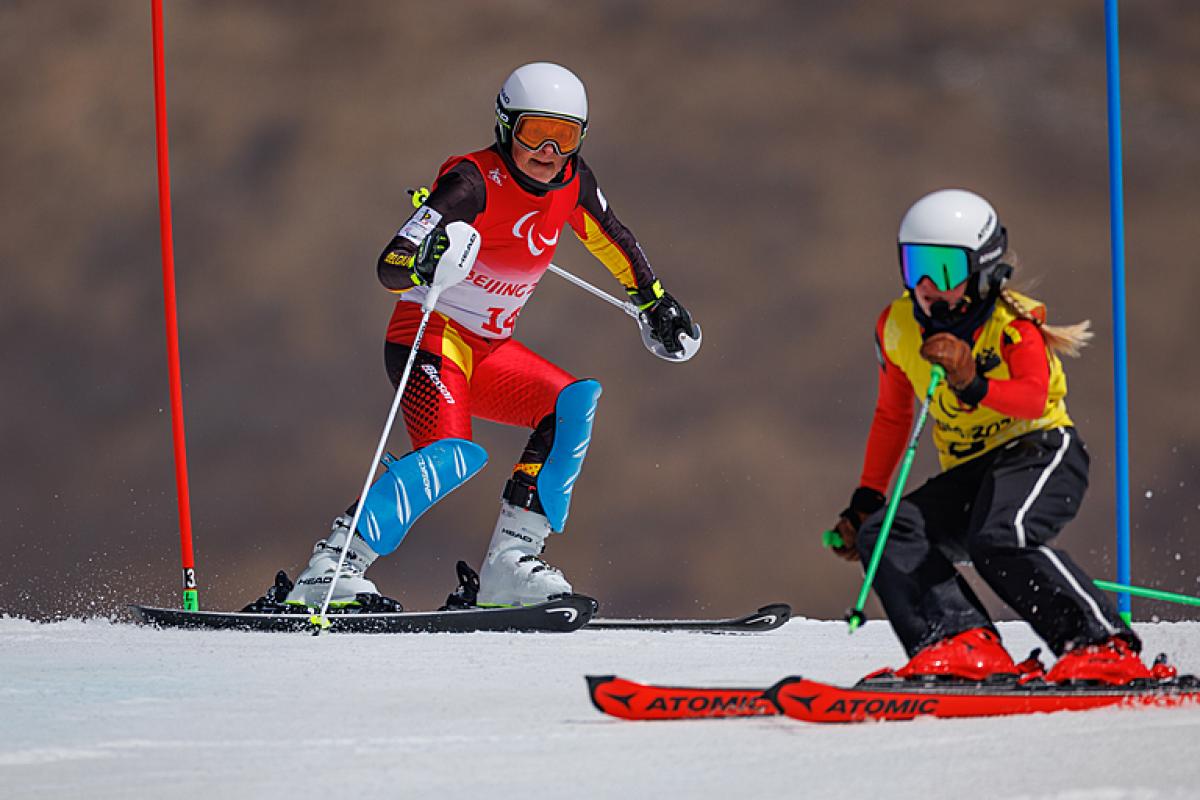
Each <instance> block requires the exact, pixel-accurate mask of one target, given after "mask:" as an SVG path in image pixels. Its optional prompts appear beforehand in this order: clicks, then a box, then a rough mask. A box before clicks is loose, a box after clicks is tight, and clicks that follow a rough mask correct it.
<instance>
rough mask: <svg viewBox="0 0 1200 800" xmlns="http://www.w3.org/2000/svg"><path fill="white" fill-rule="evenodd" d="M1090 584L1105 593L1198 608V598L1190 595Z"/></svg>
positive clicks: (1110, 583)
mask: <svg viewBox="0 0 1200 800" xmlns="http://www.w3.org/2000/svg"><path fill="white" fill-rule="evenodd" d="M1092 583H1094V584H1096V586H1097V588H1100V589H1103V590H1104V591H1106V592H1124V593H1126V594H1132V595H1136V596H1138V597H1148V598H1150V599H1151V600H1163V601H1165V602H1167V603H1179V604H1180V605H1183V606H1200V597H1192V596H1191V595H1186V594H1175V592H1164V591H1162V590H1161V589H1146V588H1144V587H1142V586H1130V585H1128V584H1125V583H1113V582H1112V581H1092Z"/></svg>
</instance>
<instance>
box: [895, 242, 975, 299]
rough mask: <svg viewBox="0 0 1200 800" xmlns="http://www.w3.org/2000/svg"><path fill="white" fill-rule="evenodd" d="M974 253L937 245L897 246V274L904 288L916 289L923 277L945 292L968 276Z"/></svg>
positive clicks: (964, 249) (961, 248) (959, 248)
mask: <svg viewBox="0 0 1200 800" xmlns="http://www.w3.org/2000/svg"><path fill="white" fill-rule="evenodd" d="M974 255H975V254H974V253H973V252H971V251H970V250H967V249H966V248H963V247H947V246H946V245H940V244H902V245H900V274H901V276H902V277H903V278H904V286H905V288H908V289H915V288H916V287H917V284H918V283H920V282H921V281H922V280H924V279H925V278H929V280H931V281H933V285H934V286H936V287H937V288H938V291H942V292H948V291H950V290H951V289H953V288H954V287H955V286H958V285H959V284H960V283H962V282H963V281H965V280H966V279H967V278H969V277H970V276H971V267H972V266H973V263H972V262H973V261H974V258H973V257H974Z"/></svg>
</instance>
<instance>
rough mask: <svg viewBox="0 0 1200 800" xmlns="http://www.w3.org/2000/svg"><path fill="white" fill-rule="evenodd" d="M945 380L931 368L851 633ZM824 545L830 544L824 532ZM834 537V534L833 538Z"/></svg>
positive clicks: (851, 616)
mask: <svg viewBox="0 0 1200 800" xmlns="http://www.w3.org/2000/svg"><path fill="white" fill-rule="evenodd" d="M945 377H946V371H945V370H944V369H942V368H941V366H940V365H938V364H934V365H933V374H932V375H931V376H930V377H929V388H928V389H927V390H925V400H924V402H922V403H921V413H920V414H918V415H917V421H916V423H915V424H914V425H913V429H912V435H911V436H909V438H908V449H907V450H906V451H905V452H904V460H903V461H902V462H900V474H899V475H897V476H896V485H895V486H894V487H893V488H892V496H891V499H889V500H888V505H887V513H886V514H885V515H884V517H883V527H882V528H880V529H879V538H878V539H876V540H875V550H874V551H873V552H872V553H871V562H870V563H869V564H868V565H867V574H866V577H864V578H863V585H862V589H860V590H859V592H858V600H857V601H856V602H855V604H854V608H852V609H850V610H849V611H848V612H846V621H847V622H849V623H850V633H854V631H856V630H858V627H859V626H860V625H862V624H863V623H864V622H866V621H867V618H866V615H865V614H863V606H865V605H866V604H867V595H868V594H870V592H871V584H872V583H874V582H875V572H876V570H878V569H879V561H880V560H881V559H882V558H883V546H884V545H885V544H887V538H888V533H889V532H890V531H891V530H892V521H893V520H894V519H895V518H896V509H897V508H899V507H900V495H901V494H903V491H904V484H905V482H906V481H907V480H908V471H909V470H910V469H912V463H913V459H914V458H916V456H917V445H918V444H919V443H920V441H921V431H922V430H924V429H925V420H926V419H927V418H928V417H929V404H930V403H932V402H933V392H934V390H935V389H937V385H938V383H939V382H940V381H941V380H942V379H943V378H945ZM825 533H826V535H825V536H824V537H823V540H824V541H825V542H829V541H830V537H829V534H830V533H833V532H832V531H826V532H825ZM835 535H836V534H835Z"/></svg>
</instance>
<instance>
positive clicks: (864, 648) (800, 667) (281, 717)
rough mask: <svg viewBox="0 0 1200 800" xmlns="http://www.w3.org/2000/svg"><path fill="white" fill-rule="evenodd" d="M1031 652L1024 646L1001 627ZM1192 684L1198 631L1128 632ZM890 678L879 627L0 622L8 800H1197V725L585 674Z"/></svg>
mask: <svg viewBox="0 0 1200 800" xmlns="http://www.w3.org/2000/svg"><path fill="white" fill-rule="evenodd" d="M1001 630H1002V633H1003V634H1004V636H1005V641H1006V643H1007V644H1008V645H1009V647H1010V649H1012V650H1013V651H1014V653H1015V654H1016V655H1017V656H1018V658H1020V657H1023V656H1024V655H1025V654H1026V653H1027V651H1028V650H1029V648H1031V647H1033V646H1036V644H1037V642H1036V641H1035V640H1034V637H1033V635H1032V634H1031V633H1030V632H1029V631H1028V629H1027V628H1026V627H1025V626H1024V625H1021V624H1017V623H1005V624H1002V625H1001ZM1138 630H1139V631H1140V632H1141V633H1142V634H1143V636H1144V638H1145V640H1146V644H1147V650H1148V652H1150V653H1155V652H1158V651H1159V650H1167V651H1168V652H1170V653H1171V655H1172V658H1173V660H1174V661H1175V663H1177V664H1180V665H1182V666H1183V667H1184V668H1188V669H1190V670H1192V671H1195V670H1196V669H1197V668H1200V623H1198V622H1179V623H1159V624H1146V625H1139V626H1138ZM900 661H901V654H900V649H899V646H898V645H897V644H896V642H895V640H894V638H893V637H892V634H891V632H890V629H889V628H888V627H887V625H886V624H885V623H881V622H871V623H868V624H867V625H866V627H865V628H864V629H862V630H861V631H859V632H858V633H856V634H855V635H854V636H848V635H847V633H846V626H845V625H844V624H843V623H840V622H819V621H809V620H794V621H792V622H791V623H789V624H788V625H787V626H785V627H784V628H783V629H781V630H778V631H775V632H772V633H767V634H757V635H708V634H696V633H646V632H629V631H600V630H596V631H589V630H583V631H579V632H577V633H572V634H523V635H522V634H494V633H479V634H468V635H453V634H409V635H390V636H389V635H361V634H360V635H348V634H342V635H338V634H332V635H325V636H321V637H316V638H314V637H312V636H309V635H306V634H263V633H240V632H232V631H229V632H226V631H203V632H200V631H166V630H154V629H151V628H144V627H139V626H135V625H132V624H126V623H113V622H108V621H69V622H59V623H51V624H40V623H33V622H29V621H27V620H22V619H13V618H0V796H2V797H5V798H79V797H86V798H89V800H102V798H165V797H218V798H221V800H232V799H233V798H277V797H296V796H303V797H306V798H323V797H329V798H354V799H355V800H357V799H358V798H374V797H406V798H407V797H422V798H424V797H431V798H440V797H446V798H450V797H454V798H467V799H470V798H482V799H486V800H496V799H497V798H509V797H511V798H522V800H534V799H535V798H543V797H545V798H550V797H554V798H611V797H621V798H625V799H626V800H634V799H635V798H675V797H679V798H731V797H738V798H760V797H811V798H839V799H840V798H871V799H872V800H885V799H886V798H901V799H903V798H920V800H931V798H939V797H968V798H1003V799H1004V800H1017V799H1018V798H1047V799H1049V798H1053V800H1084V798H1097V800H1126V799H1129V800H1134V799H1136V800H1149V799H1150V798H1185V797H1186V798H1195V797H1198V796H1200V709H1190V708H1186V709H1143V710H1099V711H1089V712H1082V713H1060V714H1053V715H1034V716H1027V717H1010V718H1000V719H989V720H919V721H915V722H901V723H873V724H865V725H852V726H828V725H825V726H820V725H806V724H804V723H800V722H794V721H791V720H787V719H773V718H772V719H738V720H705V721H685V722H641V723H631V722H624V721H620V720H614V719H610V718H607V717H605V716H603V715H601V714H600V713H599V712H597V711H596V710H595V709H594V708H593V707H592V705H591V703H590V702H589V700H588V697H587V690H586V686H585V683H584V680H583V676H584V675H585V674H588V673H592V674H610V673H615V674H618V675H622V676H624V677H628V678H633V679H638V680H643V681H647V682H653V683H668V684H669V683H689V682H698V683H707V684H717V683H719V684H724V685H729V686H746V685H758V684H762V685H766V684H769V683H771V682H773V681H775V680H776V679H777V678H780V677H782V676H784V675H789V674H806V675H810V676H811V677H814V678H820V679H825V680H830V681H833V682H850V681H853V680H855V679H857V678H858V677H860V676H861V675H863V674H864V673H866V672H869V671H870V670H872V669H874V668H876V667H878V666H881V665H884V664H889V663H890V664H893V665H895V664H898V663H899V662H900Z"/></svg>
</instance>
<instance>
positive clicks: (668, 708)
mask: <svg viewBox="0 0 1200 800" xmlns="http://www.w3.org/2000/svg"><path fill="white" fill-rule="evenodd" d="M587 683H588V694H589V696H590V697H591V699H592V705H594V706H595V707H596V708H597V710H599V711H600V712H601V713H604V714H608V715H609V716H611V717H617V718H618V719H625V720H637V721H642V720H665V719H721V718H730V717H762V716H775V715H777V714H778V713H779V711H778V710H777V709H776V707H775V706H774V705H773V704H771V703H770V702H769V701H768V700H767V699H766V698H765V697H764V694H763V690H762V689H761V688H754V689H726V688H700V687H685V686H650V685H647V684H643V683H636V682H634V681H630V680H626V679H624V678H619V677H617V676H615V675H588V676H587Z"/></svg>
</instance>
